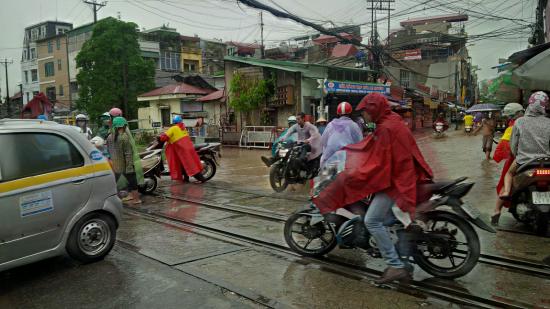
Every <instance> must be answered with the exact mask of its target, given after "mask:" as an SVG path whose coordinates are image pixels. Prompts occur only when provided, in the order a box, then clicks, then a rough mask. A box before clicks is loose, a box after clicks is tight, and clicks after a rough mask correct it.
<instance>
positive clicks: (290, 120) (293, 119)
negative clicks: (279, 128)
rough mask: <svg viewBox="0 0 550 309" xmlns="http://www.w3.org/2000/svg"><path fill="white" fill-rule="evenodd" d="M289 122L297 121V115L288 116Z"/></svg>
mask: <svg viewBox="0 0 550 309" xmlns="http://www.w3.org/2000/svg"><path fill="white" fill-rule="evenodd" d="M288 122H289V123H291V122H297V120H296V116H290V117H288Z"/></svg>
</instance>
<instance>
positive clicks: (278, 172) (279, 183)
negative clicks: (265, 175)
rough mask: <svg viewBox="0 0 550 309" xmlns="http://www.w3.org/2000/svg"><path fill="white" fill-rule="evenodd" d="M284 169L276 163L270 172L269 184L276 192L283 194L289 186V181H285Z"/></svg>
mask: <svg viewBox="0 0 550 309" xmlns="http://www.w3.org/2000/svg"><path fill="white" fill-rule="evenodd" d="M283 172H284V168H283V167H282V166H281V165H280V164H279V163H275V164H273V165H271V169H270V170H269V184H270V185H271V188H273V190H274V191H275V192H283V191H284V190H285V189H286V187H287V186H288V181H287V180H286V179H285V177H284V175H283Z"/></svg>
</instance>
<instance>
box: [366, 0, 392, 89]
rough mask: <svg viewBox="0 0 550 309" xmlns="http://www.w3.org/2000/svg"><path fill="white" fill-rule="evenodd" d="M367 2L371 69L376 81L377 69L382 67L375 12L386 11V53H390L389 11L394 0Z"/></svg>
mask: <svg viewBox="0 0 550 309" xmlns="http://www.w3.org/2000/svg"><path fill="white" fill-rule="evenodd" d="M366 1H367V3H370V8H369V7H367V10H369V11H371V29H372V33H371V46H372V48H373V50H374V53H373V57H372V58H373V65H372V66H373V67H372V69H373V70H375V71H376V72H375V73H374V76H373V78H374V81H373V82H376V79H377V78H378V76H379V71H380V69H381V68H382V64H381V61H380V60H381V59H380V55H381V54H382V46H378V42H377V41H378V32H377V30H376V29H377V23H378V21H377V20H376V18H375V13H376V12H377V11H387V12H388V42H387V46H386V48H387V49H388V53H390V54H391V50H389V48H390V17H391V15H390V12H391V11H393V10H395V9H392V8H391V5H392V3H394V2H395V0H366Z"/></svg>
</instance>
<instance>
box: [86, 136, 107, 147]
mask: <svg viewBox="0 0 550 309" xmlns="http://www.w3.org/2000/svg"><path fill="white" fill-rule="evenodd" d="M90 142H91V143H92V144H93V145H94V146H96V147H102V146H103V145H105V140H104V139H102V138H101V137H99V136H96V137H94V138H92V139H91V140H90Z"/></svg>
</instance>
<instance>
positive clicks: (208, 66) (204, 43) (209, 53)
mask: <svg viewBox="0 0 550 309" xmlns="http://www.w3.org/2000/svg"><path fill="white" fill-rule="evenodd" d="M200 47H201V50H202V72H203V73H204V74H206V75H210V76H216V75H223V71H224V64H223V61H224V60H223V57H225V56H226V53H227V49H226V48H227V47H226V46H225V43H223V42H222V41H221V40H220V41H217V40H205V39H201V41H200Z"/></svg>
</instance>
